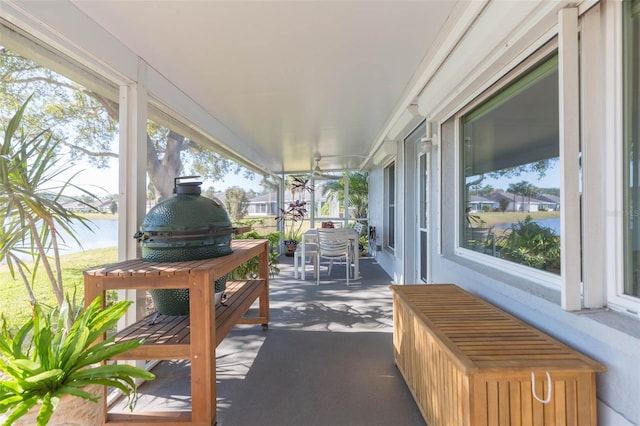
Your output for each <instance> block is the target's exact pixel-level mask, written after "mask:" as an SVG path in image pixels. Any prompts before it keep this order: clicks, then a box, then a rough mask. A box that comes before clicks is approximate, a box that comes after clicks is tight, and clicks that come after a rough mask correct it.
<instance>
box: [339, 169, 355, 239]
mask: <svg viewBox="0 0 640 426" xmlns="http://www.w3.org/2000/svg"><path fill="white" fill-rule="evenodd" d="M342 179H344V194H343V195H344V207H343V208H344V225H343V228H347V227H348V226H349V219H351V216H350V215H349V172H344V173H343V175H342ZM356 248H357V247H356Z"/></svg>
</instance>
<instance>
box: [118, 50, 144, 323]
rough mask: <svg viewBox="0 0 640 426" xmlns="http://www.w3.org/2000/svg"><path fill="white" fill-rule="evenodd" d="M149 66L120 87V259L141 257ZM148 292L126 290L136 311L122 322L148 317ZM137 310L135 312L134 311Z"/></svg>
mask: <svg viewBox="0 0 640 426" xmlns="http://www.w3.org/2000/svg"><path fill="white" fill-rule="evenodd" d="M146 81H147V64H146V63H145V62H144V61H142V60H139V62H138V81H137V82H135V83H131V84H129V85H127V86H121V87H120V155H119V158H120V179H119V196H118V214H119V221H118V257H119V260H127V259H135V258H137V257H140V249H139V247H138V244H137V242H136V241H135V240H134V239H133V235H134V234H135V233H136V232H137V231H138V229H139V227H140V225H141V224H142V221H143V220H144V216H145V214H146V199H147V173H146V163H147V84H146ZM144 293H145V292H140V294H139V295H137V294H136V291H135V290H122V291H120V292H119V294H118V297H119V298H120V299H128V300H134V301H135V302H136V308H135V309H134V310H130V311H129V313H127V315H126V316H125V317H124V318H123V320H122V321H121V322H120V325H129V324H132V323H133V322H135V321H137V320H138V319H140V318H142V316H143V315H144V303H143V302H144V297H145V294H144ZM132 311H135V312H132Z"/></svg>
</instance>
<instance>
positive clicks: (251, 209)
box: [247, 192, 279, 216]
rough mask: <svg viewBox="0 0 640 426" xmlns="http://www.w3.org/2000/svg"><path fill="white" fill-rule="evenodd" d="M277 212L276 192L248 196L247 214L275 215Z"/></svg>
mask: <svg viewBox="0 0 640 426" xmlns="http://www.w3.org/2000/svg"><path fill="white" fill-rule="evenodd" d="M278 212H279V210H278V194H277V193H276V192H270V193H268V194H263V195H258V196H256V197H253V198H249V206H248V207H247V216H277V215H278Z"/></svg>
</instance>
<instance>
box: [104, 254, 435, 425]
mask: <svg viewBox="0 0 640 426" xmlns="http://www.w3.org/2000/svg"><path fill="white" fill-rule="evenodd" d="M279 266H280V269H281V272H280V274H279V276H278V277H276V278H274V279H272V280H271V281H270V308H271V309H270V317H271V319H270V324H269V330H267V331H263V330H262V327H260V326H254V325H240V326H237V327H236V328H235V329H234V330H232V331H231V332H230V333H229V335H228V336H227V337H226V338H225V340H224V341H223V342H222V343H221V344H220V346H218V348H217V351H216V357H217V358H216V363H217V393H218V400H217V415H218V417H217V424H218V425H221V426H254V425H255V426H286V425H296V426H297V425H305V426H306V425H309V426H312V425H317V426H330V425H331V426H334V425H335V426H357V425H362V426H374V425H381V426H382V425H387V426H405V425H407V426H409V425H416V426H419V425H424V424H425V423H424V421H423V419H422V416H421V414H420V411H419V410H418V408H417V406H416V404H415V402H414V401H413V398H412V396H411V394H410V392H409V390H408V388H407V386H406V384H405V383H404V381H403V379H402V376H401V375H400V372H399V370H398V369H397V368H396V367H395V365H394V363H393V348H392V335H393V328H392V302H391V293H390V290H389V289H388V286H389V284H391V279H390V278H389V276H388V275H386V274H385V273H384V271H383V270H382V268H380V266H379V265H378V264H377V263H376V262H375V259H372V258H364V259H362V260H361V262H360V268H361V275H362V276H361V278H360V279H358V280H355V281H352V282H351V285H350V286H349V287H347V286H346V281H345V276H344V266H343V265H334V268H333V271H332V274H331V276H330V277H328V276H327V270H326V268H324V267H323V268H322V269H321V277H322V281H321V284H320V286H317V285H316V281H315V277H313V272H312V269H311V267H310V266H308V268H309V269H308V273H307V277H306V278H307V279H306V280H305V281H301V280H297V279H294V278H293V268H292V259H291V258H286V257H282V258H281V264H280V265H279ZM154 373H155V374H156V375H157V377H158V378H157V379H156V380H155V381H153V382H150V383H148V384H145V385H143V386H142V387H141V388H140V396H139V399H138V401H137V404H136V409H135V410H136V411H148V410H153V411H158V410H176V409H177V410H189V409H190V391H191V389H190V368H189V363H188V362H187V361H165V362H162V363H161V364H160V365H158V366H157V367H156V368H154ZM115 410H119V409H118V408H117V407H116V408H115Z"/></svg>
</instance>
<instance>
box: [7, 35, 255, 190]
mask: <svg viewBox="0 0 640 426" xmlns="http://www.w3.org/2000/svg"><path fill="white" fill-rule="evenodd" d="M31 93H34V96H33V100H32V102H31V103H30V106H29V109H28V110H27V111H25V116H24V122H25V124H26V125H28V126H29V127H31V128H48V129H50V131H51V132H52V138H53V139H54V140H57V141H59V142H60V144H61V146H62V145H64V146H67V147H68V148H70V156H71V161H78V160H80V159H83V160H84V161H87V162H88V163H89V164H91V165H92V166H94V167H98V168H104V167H107V166H108V160H109V159H110V158H117V157H118V153H117V152H116V150H115V148H114V141H115V140H116V138H117V134H118V114H119V112H118V110H119V105H118V103H117V102H116V101H115V100H113V99H109V98H108V97H106V96H104V95H103V94H101V93H99V92H98V91H94V90H92V88H87V87H83V86H80V85H79V84H77V83H75V82H73V81H71V80H69V79H67V78H65V77H63V76H61V75H59V74H57V73H55V72H53V71H52V70H50V69H47V68H45V67H42V66H40V65H39V64H37V63H35V62H33V61H30V60H28V59H25V58H23V57H21V56H20V55H18V54H16V53H14V52H12V51H10V50H8V49H6V48H4V47H2V46H0V115H1V116H2V117H5V118H6V117H10V116H11V115H12V112H13V111H16V110H17V109H18V108H19V106H20V105H21V104H22V103H23V102H24V100H25V99H26V98H27V96H28V95H29V94H31ZM146 143H147V167H146V169H147V170H146V171H147V175H148V177H149V180H150V182H151V184H152V185H153V188H152V194H153V196H154V197H155V198H156V200H161V199H164V198H167V197H169V196H170V195H171V194H172V191H173V182H174V180H173V179H174V178H175V177H176V176H180V175H181V174H197V175H200V176H202V177H203V178H204V179H210V180H212V181H217V180H220V179H222V177H223V176H224V175H225V174H227V173H229V172H235V173H240V172H243V173H244V174H245V176H251V175H253V173H252V172H250V171H249V170H247V169H244V168H243V167H241V166H239V165H237V164H236V163H234V162H232V161H230V160H228V159H226V158H224V157H222V156H220V155H219V154H218V153H216V152H214V151H212V150H210V149H207V148H204V147H203V146H202V145H200V144H198V143H197V142H196V141H193V140H191V139H189V138H186V137H185V136H183V135H181V134H179V133H177V132H176V131H175V130H171V129H169V128H166V127H164V126H162V125H160V124H158V123H154V122H151V121H149V122H148V125H147V140H146Z"/></svg>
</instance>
